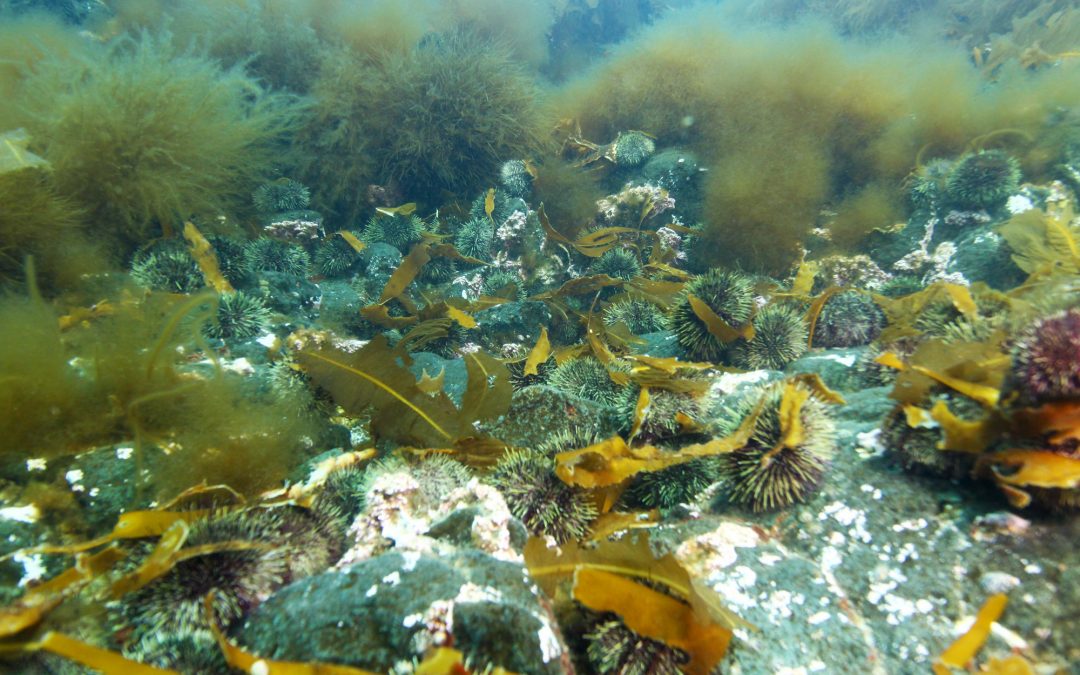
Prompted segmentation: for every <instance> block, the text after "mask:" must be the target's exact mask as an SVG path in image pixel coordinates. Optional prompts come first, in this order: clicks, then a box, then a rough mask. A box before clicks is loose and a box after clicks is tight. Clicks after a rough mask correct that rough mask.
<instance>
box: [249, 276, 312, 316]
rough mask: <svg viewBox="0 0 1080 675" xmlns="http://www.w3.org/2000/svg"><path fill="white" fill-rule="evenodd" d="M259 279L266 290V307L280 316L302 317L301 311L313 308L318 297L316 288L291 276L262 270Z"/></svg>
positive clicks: (305, 280) (304, 280)
mask: <svg viewBox="0 0 1080 675" xmlns="http://www.w3.org/2000/svg"><path fill="white" fill-rule="evenodd" d="M259 278H260V279H261V281H262V283H263V284H264V287H265V289H266V297H265V300H266V306H267V307H269V308H270V309H272V310H273V311H275V312H280V313H281V314H286V315H289V316H303V311H302V310H307V309H309V308H311V307H313V306H314V305H315V301H316V299H318V297H319V295H320V292H319V287H318V286H316V285H315V284H313V283H311V282H310V281H308V280H307V279H302V278H300V277H297V276H294V275H292V274H286V273H284V272H272V271H269V270H263V271H261V272H259Z"/></svg>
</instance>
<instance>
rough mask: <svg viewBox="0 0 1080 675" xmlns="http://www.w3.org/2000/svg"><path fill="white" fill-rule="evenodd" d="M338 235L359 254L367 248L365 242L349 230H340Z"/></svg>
mask: <svg viewBox="0 0 1080 675" xmlns="http://www.w3.org/2000/svg"><path fill="white" fill-rule="evenodd" d="M338 234H339V235H341V238H342V239H344V240H345V243H347V244H348V245H349V246H351V247H352V250H354V251H356V252H357V253H360V252H361V251H363V250H364V249H365V248H367V246H366V245H365V244H364V242H362V241H360V240H359V239H357V238H356V235H355V234H353V233H352V232H349V231H348V230H339V231H338Z"/></svg>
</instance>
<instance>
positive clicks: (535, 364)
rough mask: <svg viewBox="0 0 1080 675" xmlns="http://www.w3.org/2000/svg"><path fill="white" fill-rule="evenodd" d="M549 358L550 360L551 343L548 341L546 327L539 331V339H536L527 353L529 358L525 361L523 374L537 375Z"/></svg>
mask: <svg viewBox="0 0 1080 675" xmlns="http://www.w3.org/2000/svg"><path fill="white" fill-rule="evenodd" d="M549 358H551V341H550V340H549V339H548V332H547V327H546V326H544V327H542V328H541V329H540V337H538V338H536V344H535V345H533V348H532V351H530V352H529V357H528V358H527V359H525V374H526V375H536V374H538V372H539V369H540V366H541V364H543V363H545V362H546V361H547V360H548V359H549Z"/></svg>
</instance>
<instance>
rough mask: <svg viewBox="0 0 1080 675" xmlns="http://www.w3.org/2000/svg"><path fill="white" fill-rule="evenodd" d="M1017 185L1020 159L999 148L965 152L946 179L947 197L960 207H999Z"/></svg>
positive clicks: (973, 208) (974, 208) (989, 208)
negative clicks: (966, 153) (1017, 159)
mask: <svg viewBox="0 0 1080 675" xmlns="http://www.w3.org/2000/svg"><path fill="white" fill-rule="evenodd" d="M1019 187H1020V162H1018V161H1016V158H1014V157H1012V156H1011V155H1009V154H1007V153H1005V152H1004V151H1002V150H981V151H979V152H973V153H971V154H968V155H965V156H964V157H962V158H961V159H960V160H959V161H958V162H957V163H956V166H955V167H953V170H952V172H951V173H950V174H949V178H948V181H947V182H946V189H947V191H948V195H949V199H951V200H952V201H953V203H955V204H956V205H957V206H958V207H960V208H963V209H972V210H978V209H987V210H994V209H998V208H1001V207H1002V206H1004V205H1005V202H1006V201H1008V199H1009V197H1010V196H1011V195H1013V194H1014V193H1015V192H1016V191H1017V190H1018V189H1019Z"/></svg>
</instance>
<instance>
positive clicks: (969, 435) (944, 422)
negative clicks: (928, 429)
mask: <svg viewBox="0 0 1080 675" xmlns="http://www.w3.org/2000/svg"><path fill="white" fill-rule="evenodd" d="M930 417H931V419H933V420H934V421H935V422H937V423H938V425H940V426H941V430H942V431H943V432H944V433H943V434H942V435H943V438H942V440H941V441H939V442H938V444H937V448H938V450H957V451H960V452H970V453H975V454H977V453H980V452H982V451H983V450H985V449H986V448H988V447H990V444H991V443H993V442H994V440H995V439H997V438H998V436H999V434H1000V433H1001V432H1002V424H1001V419H1000V417H998V416H997V415H996V414H993V413H991V414H990V415H988V416H987V417H984V418H982V419H978V420H972V421H969V420H964V419H960V418H959V417H957V416H956V415H954V414H953V412H952V411H951V410H949V405H948V404H947V403H945V401H943V400H941V399H939V400H938V401H937V403H935V404H934V407H933V409H932V410H931V411H930Z"/></svg>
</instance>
